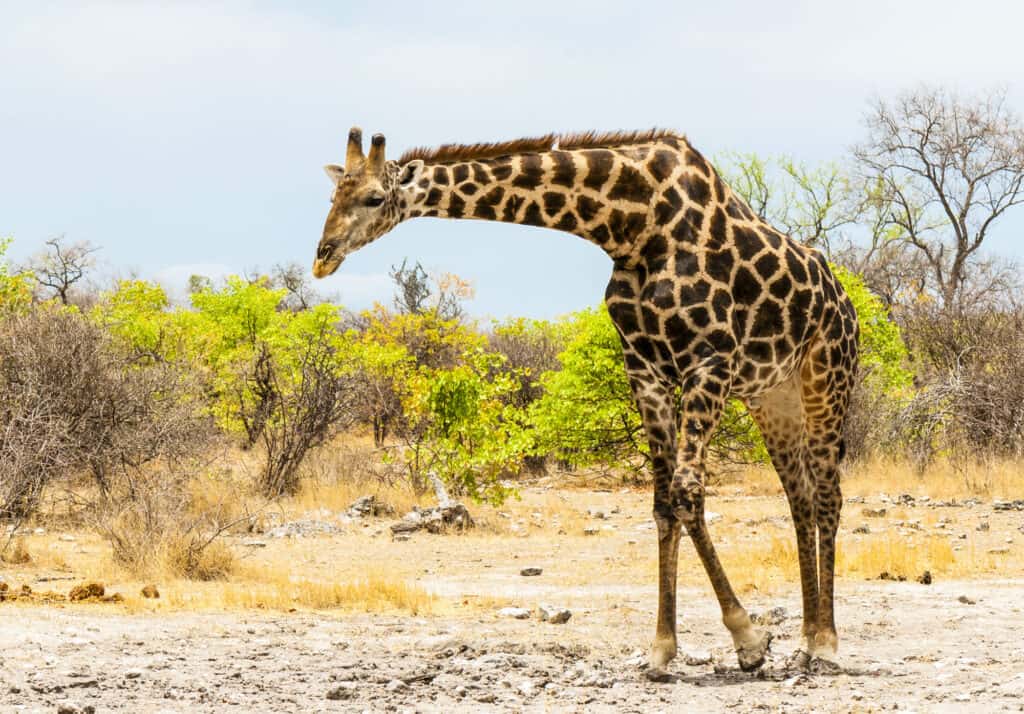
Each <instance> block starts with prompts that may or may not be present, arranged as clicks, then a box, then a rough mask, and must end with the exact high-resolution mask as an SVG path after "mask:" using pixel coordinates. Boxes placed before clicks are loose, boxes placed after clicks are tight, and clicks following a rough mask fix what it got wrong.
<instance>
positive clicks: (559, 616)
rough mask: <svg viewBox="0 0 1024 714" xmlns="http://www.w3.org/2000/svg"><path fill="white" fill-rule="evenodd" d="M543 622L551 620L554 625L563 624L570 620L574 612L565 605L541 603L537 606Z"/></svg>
mask: <svg viewBox="0 0 1024 714" xmlns="http://www.w3.org/2000/svg"><path fill="white" fill-rule="evenodd" d="M537 610H538V612H539V614H540V619H541V622H550V623H551V624H552V625H561V624H564V623H566V622H568V621H569V618H570V617H572V612H571V611H570V610H568V609H566V608H564V607H555V606H554V605H541V606H540V607H539V608H537Z"/></svg>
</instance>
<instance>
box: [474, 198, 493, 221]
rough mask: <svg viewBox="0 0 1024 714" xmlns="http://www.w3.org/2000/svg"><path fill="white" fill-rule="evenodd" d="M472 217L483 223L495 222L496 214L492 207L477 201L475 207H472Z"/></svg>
mask: <svg viewBox="0 0 1024 714" xmlns="http://www.w3.org/2000/svg"><path fill="white" fill-rule="evenodd" d="M473 217H474V218H482V219H483V220H485V221H494V220H497V218H498V214H497V213H496V212H495V210H494V206H492V205H490V204H488V203H484V202H483V201H477V202H476V205H475V206H473Z"/></svg>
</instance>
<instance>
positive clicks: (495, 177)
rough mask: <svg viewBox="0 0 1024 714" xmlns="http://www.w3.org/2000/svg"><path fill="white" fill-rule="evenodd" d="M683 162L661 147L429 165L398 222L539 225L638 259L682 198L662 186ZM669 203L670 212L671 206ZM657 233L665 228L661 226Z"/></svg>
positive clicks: (672, 150)
mask: <svg viewBox="0 0 1024 714" xmlns="http://www.w3.org/2000/svg"><path fill="white" fill-rule="evenodd" d="M683 161H684V157H683V156H682V155H681V154H680V152H679V149H678V148H676V147H673V146H665V145H654V146H651V145H647V146H639V147H638V146H630V147H622V148H616V149H578V150H570V151H560V150H557V149H554V150H551V151H545V152H536V153H535V152H531V153H523V154H518V155H513V156H502V157H497V158H486V159H477V160H468V161H458V162H455V161H445V162H441V163H429V162H428V163H427V164H426V165H425V166H424V168H423V171H422V173H421V177H420V179H419V181H418V184H417V190H416V191H415V192H414V193H413V194H412V197H411V200H410V202H409V203H408V205H407V206H406V207H405V215H404V216H403V218H414V217H417V216H437V217H444V218H474V219H478V220H489V221H502V222H505V223H522V224H525V225H533V226H542V227H546V228H553V229H556V230H560V231H564V232H567V233H572V234H574V235H577V236H580V237H582V238H585V239H586V240H588V241H591V242H593V243H595V244H597V245H598V246H600V247H601V248H602V249H603V250H604V251H605V252H606V253H608V255H609V256H611V257H612V258H613V259H616V260H619V259H624V258H626V259H628V258H629V257H630V256H636V255H637V254H638V252H639V251H640V250H641V249H642V248H643V245H644V244H645V243H646V241H647V240H648V239H649V238H650V236H651V235H652V234H653V233H654V232H655V231H656V230H657V229H658V228H659V226H658V223H657V222H658V220H659V216H664V214H666V213H669V212H671V213H673V214H674V213H676V212H679V210H680V209H681V208H682V199H681V197H680V196H679V194H678V193H677V192H675V191H674V190H673V191H671V193H670V194H668V196H669V198H667V199H666V198H665V194H664V187H665V186H666V185H668V184H669V183H670V182H671V181H674V180H676V178H677V176H676V174H677V172H678V171H681V170H682V167H683ZM673 204H674V205H673ZM660 227H662V228H663V227H664V226H663V224H662V226H660Z"/></svg>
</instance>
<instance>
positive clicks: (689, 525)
mask: <svg viewBox="0 0 1024 714" xmlns="http://www.w3.org/2000/svg"><path fill="white" fill-rule="evenodd" d="M672 494H673V499H674V503H675V505H676V512H677V513H678V514H679V516H680V520H682V522H683V525H684V526H686V532H687V534H688V535H689V536H690V540H691V541H692V542H693V547H694V548H695V549H696V551H697V555H698V557H700V561H701V563H702V564H703V565H704V570H705V572H707V575H708V579H709V580H710V581H711V587H712V588H714V591H715V596H716V597H717V598H718V604H719V606H721V608H722V622H723V623H725V626H726V628H727V629H728V630H729V633H730V634H731V635H732V640H733V645H734V646H735V648H736V656H737V658H738V660H739V665H740V668H741V669H742V670H744V671H751V670H755V669H757V668H758V667H760V666H761V665H763V664H764V661H765V657H766V655H767V653H768V649H769V647H770V645H771V640H772V636H771V634H770V633H769V632H767V631H765V630H762V629H761V628H758V627H755V626H754V624H753V623H752V622H751V621H750V616H749V615H748V614H747V611H746V610H745V609H744V608H743V606H742V605H741V604H740V601H739V598H737V597H736V593H735V592H734V591H733V589H732V584H731V583H730V582H729V578H728V576H727V575H726V574H725V568H723V567H722V563H721V561H720V560H719V559H718V554H717V553H716V552H715V546H714V544H713V543H712V541H711V534H710V533H709V532H708V527H707V522H706V521H705V519H704V484H703V479H702V478H701V477H700V472H697V471H694V470H693V469H691V468H689V467H686V466H684V467H682V468H681V469H680V468H677V470H676V476H675V478H674V479H673V482H672Z"/></svg>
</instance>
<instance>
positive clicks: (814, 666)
mask: <svg viewBox="0 0 1024 714" xmlns="http://www.w3.org/2000/svg"><path fill="white" fill-rule="evenodd" d="M807 671H808V672H810V673H811V674H842V672H843V668H842V667H840V666H839V665H838V664H836V663H835V662H833V661H832V660H830V659H825V658H824V657H811V661H810V662H808V664H807Z"/></svg>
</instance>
